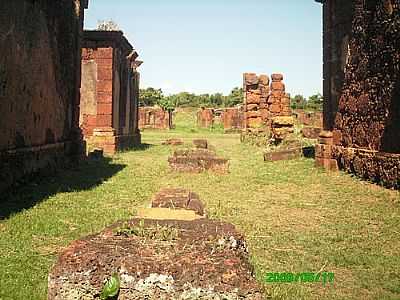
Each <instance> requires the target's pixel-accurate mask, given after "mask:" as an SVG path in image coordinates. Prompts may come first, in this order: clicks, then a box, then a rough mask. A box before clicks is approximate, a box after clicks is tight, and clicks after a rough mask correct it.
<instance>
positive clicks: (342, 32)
mask: <svg viewBox="0 0 400 300" xmlns="http://www.w3.org/2000/svg"><path fill="white" fill-rule="evenodd" d="M387 7H391V8H390V9H386V8H387ZM399 14H400V1H399V0H391V1H362V0H354V1H341V3H340V5H331V3H330V2H329V1H325V3H324V15H326V16H330V17H329V18H328V17H327V18H326V19H325V20H324V49H325V50H324V128H325V129H327V130H330V131H333V133H332V141H330V140H329V141H328V139H329V138H324V141H322V142H324V144H329V145H335V146H333V147H332V157H331V158H330V159H333V160H336V161H337V164H338V165H339V167H340V168H341V169H343V170H346V171H349V172H352V173H355V174H357V175H359V176H360V177H362V178H365V179H369V180H372V181H374V182H379V183H382V184H384V185H386V186H388V187H395V188H398V186H399V184H398V182H399V180H400V179H399V174H398V171H397V164H398V160H397V158H395V157H393V156H392V155H395V156H396V155H399V154H400V109H399V108H400V84H399V82H400V73H399V71H398V70H399V66H400V47H399V44H398V41H399V40H400V23H399V21H398V18H399ZM332 20H335V21H334V22H332ZM338 24H340V26H338ZM366 45H369V46H366ZM378 153H379V154H378ZM317 164H320V165H321V164H322V163H321V162H318V161H317Z"/></svg>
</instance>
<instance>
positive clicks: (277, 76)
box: [271, 74, 283, 82]
mask: <svg viewBox="0 0 400 300" xmlns="http://www.w3.org/2000/svg"><path fill="white" fill-rule="evenodd" d="M271 78H272V81H279V82H280V81H282V80H283V75H282V74H272V75H271Z"/></svg>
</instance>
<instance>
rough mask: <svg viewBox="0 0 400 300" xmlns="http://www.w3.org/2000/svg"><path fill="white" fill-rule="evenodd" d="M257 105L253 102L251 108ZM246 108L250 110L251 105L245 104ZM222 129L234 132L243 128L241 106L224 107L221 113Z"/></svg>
mask: <svg viewBox="0 0 400 300" xmlns="http://www.w3.org/2000/svg"><path fill="white" fill-rule="evenodd" d="M257 107H258V106H257V105H256V104H253V109H257ZM247 110H252V108H251V105H247ZM222 118H223V123H224V131H225V132H226V133H227V132H235V131H240V130H241V129H243V126H244V112H243V108H242V107H233V108H226V109H225V110H224V113H223V117H222Z"/></svg>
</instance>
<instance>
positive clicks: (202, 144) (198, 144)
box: [193, 139, 208, 149]
mask: <svg viewBox="0 0 400 300" xmlns="http://www.w3.org/2000/svg"><path fill="white" fill-rule="evenodd" d="M193 145H194V146H195V148H197V149H207V148H208V141H207V140H206V139H195V140H193Z"/></svg>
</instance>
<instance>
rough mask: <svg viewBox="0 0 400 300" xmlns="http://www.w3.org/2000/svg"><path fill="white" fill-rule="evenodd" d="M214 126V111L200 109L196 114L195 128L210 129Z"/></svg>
mask: <svg viewBox="0 0 400 300" xmlns="http://www.w3.org/2000/svg"><path fill="white" fill-rule="evenodd" d="M213 125H214V109H212V108H205V107H202V108H200V110H199V111H198V112H197V126H198V127H200V128H210V127H213Z"/></svg>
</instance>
